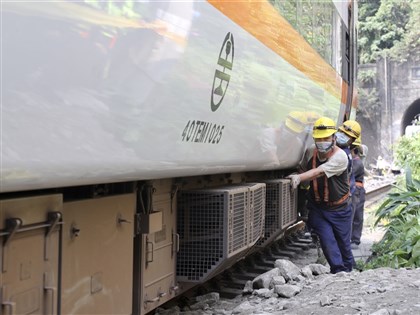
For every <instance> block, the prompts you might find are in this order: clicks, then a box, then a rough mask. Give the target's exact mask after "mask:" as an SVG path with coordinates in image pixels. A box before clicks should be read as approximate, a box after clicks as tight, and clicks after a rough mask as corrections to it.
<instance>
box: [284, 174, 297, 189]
mask: <svg viewBox="0 0 420 315" xmlns="http://www.w3.org/2000/svg"><path fill="white" fill-rule="evenodd" d="M286 178H289V179H290V187H292V189H296V188H298V186H299V184H300V176H299V175H298V174H291V175H289V176H286Z"/></svg>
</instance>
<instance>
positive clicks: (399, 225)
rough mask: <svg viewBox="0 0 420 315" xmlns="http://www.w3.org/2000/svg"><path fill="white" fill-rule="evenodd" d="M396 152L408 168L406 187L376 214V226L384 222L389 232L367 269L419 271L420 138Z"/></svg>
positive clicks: (375, 248) (399, 188)
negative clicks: (414, 269) (406, 268)
mask: <svg viewBox="0 0 420 315" xmlns="http://www.w3.org/2000/svg"><path fill="white" fill-rule="evenodd" d="M395 152H396V159H397V162H398V164H399V165H401V166H404V167H405V168H406V175H407V176H406V185H405V187H403V186H402V185H399V186H396V187H395V191H394V192H392V193H390V194H388V198H387V199H386V200H385V202H384V203H383V204H382V205H381V206H380V207H379V208H378V209H377V210H376V213H375V215H376V222H375V226H377V225H378V224H379V223H380V222H385V228H386V229H387V231H386V233H385V235H384V237H383V238H382V240H381V241H379V242H378V243H376V244H374V246H373V247H372V251H373V253H374V254H373V256H372V257H371V259H370V261H369V262H368V263H367V264H366V265H365V266H363V268H364V269H366V268H367V269H368V268H377V267H392V268H399V267H413V268H416V267H420V156H419V155H418V154H416V153H418V152H420V134H417V135H416V136H413V137H410V138H409V139H408V138H405V137H402V138H401V140H400V142H399V143H398V145H397V146H396V150H395Z"/></svg>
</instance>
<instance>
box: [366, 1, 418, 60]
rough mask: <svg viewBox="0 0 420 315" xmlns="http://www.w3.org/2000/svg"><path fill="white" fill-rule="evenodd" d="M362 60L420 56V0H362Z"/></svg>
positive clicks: (415, 57)
mask: <svg viewBox="0 0 420 315" xmlns="http://www.w3.org/2000/svg"><path fill="white" fill-rule="evenodd" d="M358 3H359V42H358V45H359V56H360V63H361V64H364V63H371V62H375V61H376V60H377V59H378V58H380V57H385V56H386V57H389V58H391V59H393V60H397V61H403V60H406V59H407V57H408V56H409V55H410V56H411V57H412V58H414V60H419V59H420V37H419V33H418V30H419V29H420V6H419V5H418V1H417V0H359V1H358Z"/></svg>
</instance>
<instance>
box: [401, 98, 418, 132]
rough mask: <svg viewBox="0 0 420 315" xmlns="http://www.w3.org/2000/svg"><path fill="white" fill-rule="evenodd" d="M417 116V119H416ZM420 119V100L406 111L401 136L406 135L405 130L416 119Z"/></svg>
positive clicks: (402, 121)
mask: <svg viewBox="0 0 420 315" xmlns="http://www.w3.org/2000/svg"><path fill="white" fill-rule="evenodd" d="M416 116H417V117H416ZM418 117H420V98H419V99H417V100H415V101H414V102H413V103H412V104H411V105H410V106H409V107H408V108H407V109H406V111H405V113H404V116H403V118H402V120H401V135H404V134H405V128H406V127H407V126H410V125H411V124H412V122H413V121H414V119H415V118H418Z"/></svg>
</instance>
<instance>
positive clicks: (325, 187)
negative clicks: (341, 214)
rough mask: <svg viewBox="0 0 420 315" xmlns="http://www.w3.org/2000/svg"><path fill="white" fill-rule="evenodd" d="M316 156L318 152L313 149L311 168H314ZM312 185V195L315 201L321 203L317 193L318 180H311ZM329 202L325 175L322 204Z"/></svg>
mask: <svg viewBox="0 0 420 315" xmlns="http://www.w3.org/2000/svg"><path fill="white" fill-rule="evenodd" d="M317 154H318V150H317V149H314V155H313V157H312V168H316V167H317V166H316V157H317ZM312 184H313V187H314V195H315V201H316V202H321V197H320V196H319V191H318V180H317V179H316V178H315V179H313V180H312ZM329 200H330V190H329V189H328V178H327V176H326V175H324V202H328V201H329Z"/></svg>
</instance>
